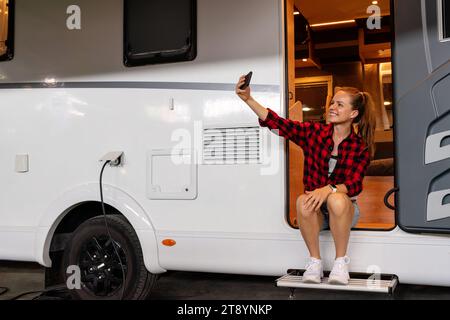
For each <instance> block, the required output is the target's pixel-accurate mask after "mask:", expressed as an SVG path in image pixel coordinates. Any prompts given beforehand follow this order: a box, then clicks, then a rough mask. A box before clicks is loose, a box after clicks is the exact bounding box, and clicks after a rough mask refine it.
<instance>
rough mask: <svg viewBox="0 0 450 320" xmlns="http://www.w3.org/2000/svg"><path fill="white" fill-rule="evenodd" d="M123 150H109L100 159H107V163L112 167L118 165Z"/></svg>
mask: <svg viewBox="0 0 450 320" xmlns="http://www.w3.org/2000/svg"><path fill="white" fill-rule="evenodd" d="M122 158H123V151H111V152H108V153H107V154H105V155H104V156H103V157H102V158H101V159H100V161H101V162H104V161H109V165H110V166H112V167H116V166H120V165H121V164H122V160H123V159H122Z"/></svg>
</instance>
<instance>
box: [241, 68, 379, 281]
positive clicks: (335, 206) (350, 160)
mask: <svg viewBox="0 0 450 320" xmlns="http://www.w3.org/2000/svg"><path fill="white" fill-rule="evenodd" d="M243 84H244V76H243V77H241V78H240V79H239V82H238V84H237V86H236V94H237V95H238V96H239V97H240V98H241V99H242V100H243V101H244V102H246V103H247V105H248V106H249V107H250V108H251V109H252V110H253V111H254V112H255V113H256V114H257V115H258V117H259V123H260V125H261V126H262V127H268V128H270V129H272V130H273V129H277V130H278V132H276V133H277V134H278V135H280V136H282V137H284V138H286V139H289V140H291V141H293V142H294V143H295V144H297V145H299V146H300V147H301V148H302V149H303V152H304V155H305V166H304V178H303V179H304V180H303V182H304V186H305V190H307V191H305V194H302V195H300V196H299V197H298V199H297V217H298V222H299V227H300V231H301V235H302V236H303V239H304V240H305V243H306V246H307V247H308V250H309V253H310V258H309V261H308V263H307V265H306V271H305V273H304V274H303V281H305V282H312V283H320V282H321V278H322V277H323V264H322V260H321V257H320V249H319V233H320V231H321V230H324V229H328V228H330V229H331V233H332V236H333V239H334V243H335V248H336V257H335V261H334V265H333V269H332V271H331V273H330V276H329V280H328V281H329V283H333V284H344V285H345V284H348V281H349V279H350V276H349V273H348V264H349V262H350V259H349V257H348V256H347V247H348V242H349V238H350V230H351V228H352V227H354V226H355V225H356V223H357V222H358V218H359V208H358V205H357V203H356V196H357V195H358V194H359V193H361V191H362V182H363V178H364V175H365V172H366V170H367V167H368V165H369V163H370V158H371V157H373V150H374V132H375V121H376V120H375V115H374V111H373V102H372V99H371V97H370V95H369V94H368V93H366V92H361V91H359V90H358V89H356V88H352V87H343V88H339V87H338V88H336V89H335V95H334V97H333V100H332V101H331V105H330V108H329V110H328V113H327V121H328V123H329V124H322V123H315V122H298V121H293V120H289V119H284V118H282V117H280V116H278V115H277V114H276V113H275V112H274V111H273V110H271V109H269V108H265V107H263V106H262V105H260V104H259V103H258V102H257V101H255V100H254V99H253V97H252V96H251V95H250V87H247V88H246V89H245V90H241V89H240V87H241V86H242V85H243ZM353 124H357V132H356V131H355V128H354V126H353Z"/></svg>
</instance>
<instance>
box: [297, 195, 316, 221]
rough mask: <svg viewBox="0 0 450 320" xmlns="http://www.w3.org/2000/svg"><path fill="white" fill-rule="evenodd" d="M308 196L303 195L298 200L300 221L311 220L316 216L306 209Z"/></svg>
mask: <svg viewBox="0 0 450 320" xmlns="http://www.w3.org/2000/svg"><path fill="white" fill-rule="evenodd" d="M305 200H306V194H302V195H301V196H299V197H298V198H297V204H296V205H297V215H298V218H299V219H302V218H303V219H305V218H310V217H312V215H313V214H314V211H313V210H311V209H307V208H305Z"/></svg>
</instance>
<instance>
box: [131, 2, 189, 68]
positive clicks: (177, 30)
mask: <svg viewBox="0 0 450 320" xmlns="http://www.w3.org/2000/svg"><path fill="white" fill-rule="evenodd" d="M124 6H125V7H124V23H125V26H124V42H125V43H124V63H125V65H126V66H128V67H131V66H140V65H146V64H156V63H166V62H177V61H190V60H193V59H194V58H195V56H196V29H197V28H196V25H197V21H196V20H197V19H196V12H197V10H196V7H197V1H196V0H152V1H148V0H125V1H124Z"/></svg>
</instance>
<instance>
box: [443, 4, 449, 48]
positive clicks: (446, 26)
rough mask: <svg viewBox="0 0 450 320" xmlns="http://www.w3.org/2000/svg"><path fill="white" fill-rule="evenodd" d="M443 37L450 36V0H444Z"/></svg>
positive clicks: (447, 37)
mask: <svg viewBox="0 0 450 320" xmlns="http://www.w3.org/2000/svg"><path fill="white" fill-rule="evenodd" d="M442 22H443V28H442V31H443V38H444V39H449V38H450V0H442Z"/></svg>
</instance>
